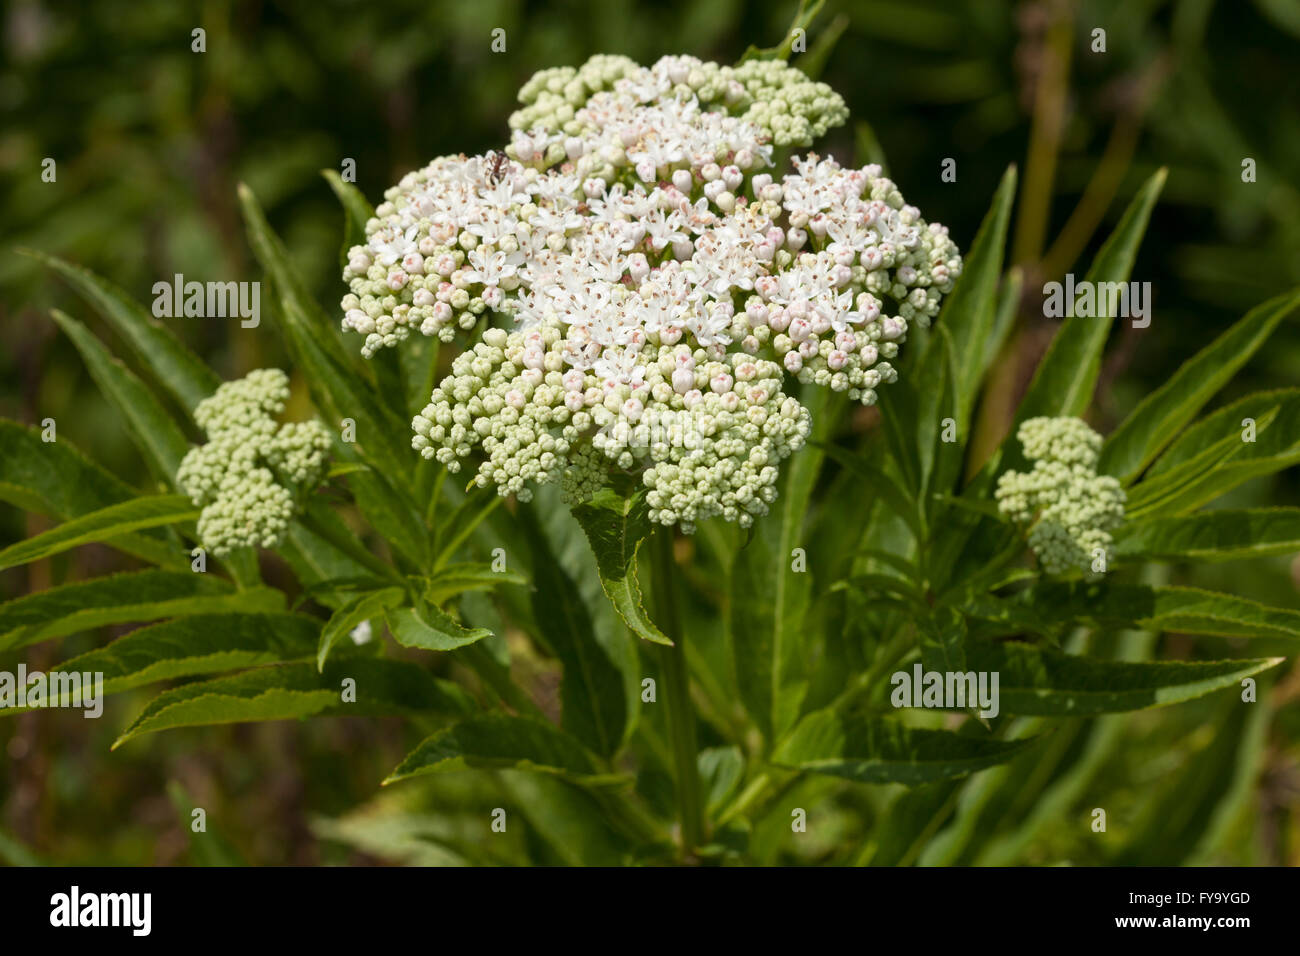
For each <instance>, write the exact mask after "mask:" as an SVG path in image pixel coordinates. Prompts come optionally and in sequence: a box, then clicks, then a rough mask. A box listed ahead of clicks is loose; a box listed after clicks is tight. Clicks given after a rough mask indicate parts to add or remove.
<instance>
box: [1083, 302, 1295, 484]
mask: <svg viewBox="0 0 1300 956" xmlns="http://www.w3.org/2000/svg"><path fill="white" fill-rule="evenodd" d="M1298 305H1300V290H1292V291H1291V292H1287V293H1285V294H1283V295H1279V296H1276V297H1274V298H1272V299H1270V300H1268V301H1267V302H1265V303H1264V304H1262V305H1259V306H1256V307H1255V308H1253V309H1251V310H1250V311H1249V312H1247V313H1246V315H1245V316H1244V317H1243V318H1242V319H1241V320H1240V321H1239V322H1237V323H1236V324H1235V325H1233V326H1232V328H1230V329H1228V330H1227V331H1226V332H1224V333H1223V334H1222V335H1220V336H1219V337H1218V338H1217V339H1215V340H1214V341H1213V342H1211V343H1210V344H1209V345H1207V346H1205V348H1203V349H1201V351H1199V352H1197V353H1196V355H1194V356H1193V357H1192V358H1190V359H1188V360H1187V361H1186V362H1185V363H1184V364H1183V365H1182V366H1181V367H1180V368H1179V369H1178V371H1176V372H1175V373H1174V374H1173V375H1172V376H1171V377H1170V378H1169V379H1168V380H1166V381H1165V383H1164V384H1163V385H1161V386H1160V387H1159V388H1157V389H1156V390H1155V391H1154V392H1152V393H1151V394H1150V395H1148V396H1147V397H1146V398H1144V399H1143V400H1142V401H1141V402H1139V403H1138V406H1137V407H1136V408H1134V409H1133V411H1132V412H1131V413H1130V414H1129V416H1128V418H1126V419H1124V421H1123V422H1122V423H1121V424H1120V426H1119V427H1118V428H1116V429H1115V431H1114V432H1112V433H1111V434H1110V436H1109V437H1108V438H1107V439H1106V443H1105V445H1103V446H1102V449H1101V459H1100V461H1099V462H1098V464H1097V470H1098V471H1099V472H1100V473H1101V474H1106V475H1114V476H1115V477H1117V478H1119V479H1120V480H1121V481H1123V482H1124V483H1125V484H1127V483H1129V482H1130V481H1132V480H1133V479H1134V478H1135V477H1137V475H1139V474H1140V473H1141V472H1142V470H1143V469H1144V468H1145V467H1146V466H1147V465H1148V464H1150V463H1151V461H1152V460H1153V459H1154V458H1155V457H1156V456H1157V455H1158V454H1160V451H1161V450H1162V449H1163V448H1164V447H1165V446H1166V445H1167V444H1168V443H1169V442H1170V441H1171V440H1172V439H1173V437H1174V436H1175V435H1176V434H1177V433H1178V430H1179V429H1181V428H1182V427H1183V426H1184V425H1185V424H1187V423H1188V422H1189V421H1191V420H1192V418H1193V417H1194V416H1195V415H1196V413H1197V412H1198V411H1200V410H1201V408H1202V407H1204V405H1205V403H1206V402H1208V401H1209V400H1210V399H1211V398H1212V397H1213V396H1214V394H1215V393H1216V392H1217V391H1219V389H1221V388H1222V387H1223V386H1224V385H1226V384H1227V383H1228V381H1229V380H1231V378H1232V377H1233V375H1235V374H1236V373H1237V370H1238V369H1240V368H1241V367H1242V366H1243V365H1245V364H1246V362H1248V361H1249V360H1250V358H1251V356H1253V355H1254V354H1255V353H1256V352H1257V351H1258V350H1259V349H1260V347H1261V346H1262V345H1263V344H1264V343H1265V342H1266V341H1267V340H1268V337H1269V336H1270V335H1272V334H1273V330H1274V329H1276V328H1277V326H1278V324H1279V323H1280V322H1281V321H1282V320H1283V319H1285V318H1286V317H1287V316H1288V315H1291V314H1292V313H1293V312H1294V311H1295V310H1296V307H1297V306H1298Z"/></svg>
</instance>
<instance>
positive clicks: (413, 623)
mask: <svg viewBox="0 0 1300 956" xmlns="http://www.w3.org/2000/svg"><path fill="white" fill-rule="evenodd" d="M384 617H385V618H386V619H387V621H388V629H389V630H390V631H391V632H392V634H393V639H394V640H395V641H397V643H398V644H401V645H402V646H403V647H418V648H421V649H422V650H426V651H454V650H456V648H458V647H464V646H465V645H466V644H473V643H475V642H476V641H481V640H483V638H485V637H491V636H492V632H491V631H489V630H488V629H487V628H485V627H464V626H463V625H461V624H460V623H459V622H457V621H456V620H455V619H454V618H453V617H452V616H451V615H450V614H448V613H447V612H446V611H444V610H442V609H441V608H439V607H438V606H437V605H435V604H428V605H425V607H423V608H421V609H419V610H416V609H415V608H410V607H406V608H399V609H398V610H395V611H385V612H384Z"/></svg>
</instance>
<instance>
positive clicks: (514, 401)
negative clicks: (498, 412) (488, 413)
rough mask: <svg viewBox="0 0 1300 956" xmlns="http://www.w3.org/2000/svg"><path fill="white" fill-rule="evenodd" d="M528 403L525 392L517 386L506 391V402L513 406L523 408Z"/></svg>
mask: <svg viewBox="0 0 1300 956" xmlns="http://www.w3.org/2000/svg"><path fill="white" fill-rule="evenodd" d="M525 403H526V400H525V399H524V393H523V392H521V391H519V389H517V388H512V389H511V390H510V391H508V392H506V404H507V405H509V406H510V407H511V408H523V407H524V405H525Z"/></svg>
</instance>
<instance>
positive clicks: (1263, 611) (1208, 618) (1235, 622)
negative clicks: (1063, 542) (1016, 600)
mask: <svg viewBox="0 0 1300 956" xmlns="http://www.w3.org/2000/svg"><path fill="white" fill-rule="evenodd" d="M1028 598H1029V601H1030V604H1031V606H1032V607H1033V608H1034V609H1035V610H1036V611H1037V613H1038V614H1039V615H1041V616H1042V617H1044V618H1052V619H1057V620H1067V621H1072V622H1075V623H1092V624H1097V625H1101V626H1103V627H1111V626H1113V627H1136V628H1141V629H1144V630H1152V631H1182V632H1184V633H1187V634H1217V635H1221V636H1223V637H1277V638H1288V639H1292V640H1294V639H1296V638H1300V611H1292V610H1288V609H1286V608H1280V607H1269V606H1268V605H1266V604H1260V603H1258V602H1256V601H1249V600H1247V599H1245V598H1239V597H1236V596H1234V595H1231V594H1220V593H1219V592H1217V591H1203V590H1201V589H1200V588H1186V587H1148V586H1146V585H1141V584H1112V583H1111V582H1110V581H1099V582H1093V581H1050V582H1043V583H1040V584H1038V585H1037V586H1036V587H1034V588H1033V589H1032V590H1031V591H1030V592H1029V594H1028Z"/></svg>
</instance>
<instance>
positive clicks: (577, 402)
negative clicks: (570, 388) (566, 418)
mask: <svg viewBox="0 0 1300 956" xmlns="http://www.w3.org/2000/svg"><path fill="white" fill-rule="evenodd" d="M584 405H586V402H585V401H584V400H583V397H582V393H581V392H566V393H565V396H564V407H565V408H567V409H568V410H569V411H571V412H580V411H582V409H583V406H584Z"/></svg>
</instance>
